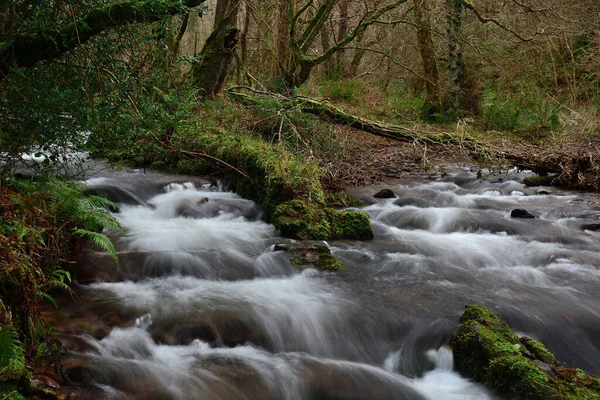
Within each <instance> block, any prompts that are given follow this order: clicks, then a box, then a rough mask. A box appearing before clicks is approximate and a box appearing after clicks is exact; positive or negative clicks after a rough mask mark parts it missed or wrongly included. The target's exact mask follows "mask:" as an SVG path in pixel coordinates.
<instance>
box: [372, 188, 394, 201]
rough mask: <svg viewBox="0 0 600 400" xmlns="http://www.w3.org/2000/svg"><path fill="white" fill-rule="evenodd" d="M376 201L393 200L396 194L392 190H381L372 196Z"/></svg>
mask: <svg viewBox="0 0 600 400" xmlns="http://www.w3.org/2000/svg"><path fill="white" fill-rule="evenodd" d="M373 197H375V198H376V199H393V198H395V197H396V193H394V191H393V190H392V189H381V190H380V191H379V192H377V193H375V194H374V195H373Z"/></svg>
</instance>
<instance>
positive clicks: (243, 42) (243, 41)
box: [240, 2, 252, 66]
mask: <svg viewBox="0 0 600 400" xmlns="http://www.w3.org/2000/svg"><path fill="white" fill-rule="evenodd" d="M251 12H252V10H250V7H249V5H248V3H247V2H246V7H245V9H244V27H243V28H242V34H241V36H240V47H241V52H242V54H241V58H242V65H244V66H245V65H246V64H247V63H248V32H249V31H250V23H251V22H252V19H251V18H250V16H251V14H250V13H251Z"/></svg>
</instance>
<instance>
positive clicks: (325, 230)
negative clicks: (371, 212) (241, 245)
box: [273, 200, 373, 240]
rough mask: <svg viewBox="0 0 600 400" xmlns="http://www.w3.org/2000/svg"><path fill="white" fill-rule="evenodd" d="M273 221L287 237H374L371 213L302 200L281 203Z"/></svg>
mask: <svg viewBox="0 0 600 400" xmlns="http://www.w3.org/2000/svg"><path fill="white" fill-rule="evenodd" d="M273 223H274V224H275V226H276V227H277V229H279V230H280V231H281V234H282V235H283V236H285V237H291V238H300V239H315V240H329V239H360V240H363V239H373V229H372V228H371V223H370V221H369V217H368V216H367V214H365V213H363V212H358V211H341V212H340V211H337V210H334V209H332V208H323V207H322V206H319V205H315V204H313V203H309V202H305V201H302V200H292V201H288V202H285V203H282V204H280V205H278V206H277V208H276V209H275V213H274V218H273Z"/></svg>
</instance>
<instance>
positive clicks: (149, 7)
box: [0, 0, 205, 80]
mask: <svg viewBox="0 0 600 400" xmlns="http://www.w3.org/2000/svg"><path fill="white" fill-rule="evenodd" d="M204 1H205V0H185V1H184V2H183V5H185V6H186V7H196V6H199V5H200V4H202V3H204ZM182 11H184V9H183V7H182V2H180V1H176V0H169V1H164V2H161V3H160V4H159V5H157V2H156V1H146V2H139V1H130V2H125V3H117V4H113V5H110V6H106V7H103V8H96V9H95V10H92V11H90V13H89V14H87V15H86V16H85V17H83V18H81V19H80V20H79V21H77V22H75V23H73V24H69V25H67V26H64V27H60V28H58V29H55V30H51V31H46V32H42V33H40V34H37V35H33V36H17V37H16V38H15V39H13V40H12V41H11V42H8V43H3V46H2V48H3V50H2V51H0V80H2V79H3V78H4V77H5V76H6V75H7V74H8V72H9V69H10V68H11V67H13V66H14V67H33V66H35V65H36V64H37V63H38V62H40V61H44V60H47V61H50V60H54V59H56V58H58V57H60V56H62V55H63V54H65V53H66V52H68V51H70V50H73V49H74V48H76V47H78V46H81V45H82V44H84V43H86V42H87V41H89V40H90V39H92V38H93V37H94V36H96V35H98V34H100V33H102V32H104V31H106V30H108V29H111V28H115V27H118V26H123V25H126V24H130V23H143V22H154V21H159V20H161V19H163V18H164V17H165V16H169V15H175V14H179V13H180V12H182Z"/></svg>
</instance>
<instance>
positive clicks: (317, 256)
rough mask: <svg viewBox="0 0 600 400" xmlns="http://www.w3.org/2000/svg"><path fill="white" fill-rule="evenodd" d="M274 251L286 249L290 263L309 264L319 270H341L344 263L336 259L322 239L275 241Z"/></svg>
mask: <svg viewBox="0 0 600 400" xmlns="http://www.w3.org/2000/svg"><path fill="white" fill-rule="evenodd" d="M274 250H275V251H287V252H288V253H289V254H290V255H291V256H292V258H291V260H292V263H294V265H297V266H311V267H315V268H317V269H319V270H321V271H341V270H343V269H344V264H343V263H342V262H341V261H340V260H339V259H337V258H336V257H335V256H334V255H333V254H331V250H330V249H329V246H328V245H327V242H324V241H315V240H292V239H290V240H285V241H283V242H280V243H277V244H276V245H275V248H274Z"/></svg>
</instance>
